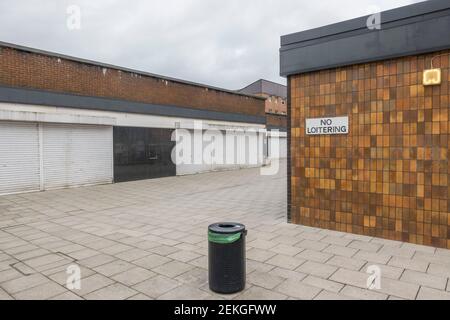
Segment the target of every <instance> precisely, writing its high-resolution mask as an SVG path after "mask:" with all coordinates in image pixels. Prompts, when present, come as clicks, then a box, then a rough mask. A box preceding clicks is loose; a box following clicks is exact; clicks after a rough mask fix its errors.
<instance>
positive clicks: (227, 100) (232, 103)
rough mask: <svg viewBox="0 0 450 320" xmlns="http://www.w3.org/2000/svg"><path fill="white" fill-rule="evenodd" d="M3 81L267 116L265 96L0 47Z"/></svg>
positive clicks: (5, 82) (81, 93)
mask: <svg viewBox="0 0 450 320" xmlns="http://www.w3.org/2000/svg"><path fill="white" fill-rule="evenodd" d="M0 85H4V86H10V87H25V88H34V89H41V90H49V91H54V92H66V93H72V94H79V95H85V96H95V97H106V98H116V99H123V100H130V101H136V102H144V103H154V104H164V105H174V106H181V107H190V108H196V109H206V110H213V111H221V112H234V113H242V114H250V115H257V116H264V115H265V112H264V103H265V102H264V100H262V99H256V98H252V97H247V96H242V95H236V94H231V93H228V92H224V91H219V90H213V89H206V88H204V87H201V86H194V85H188V84H182V83H178V82H174V81H168V82H167V81H164V80H162V79H159V78H153V77H149V76H143V75H138V74H134V73H130V72H125V71H119V70H116V69H109V68H108V69H107V70H106V73H104V70H103V68H102V67H100V66H95V65H90V64H85V63H80V62H76V61H71V60H66V59H58V58H57V57H52V56H46V55H40V54H36V53H31V52H25V51H19V50H16V49H13V48H8V47H0Z"/></svg>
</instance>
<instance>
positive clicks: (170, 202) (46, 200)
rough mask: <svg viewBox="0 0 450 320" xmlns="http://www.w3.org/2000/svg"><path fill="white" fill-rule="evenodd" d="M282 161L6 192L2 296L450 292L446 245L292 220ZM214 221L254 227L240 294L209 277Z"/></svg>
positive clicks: (0, 209)
mask: <svg viewBox="0 0 450 320" xmlns="http://www.w3.org/2000/svg"><path fill="white" fill-rule="evenodd" d="M285 168H286V165H285V163H283V164H282V169H281V170H280V173H279V174H278V175H276V176H261V175H260V174H259V169H245V170H239V171H227V172H214V173H207V174H200V175H193V176H184V177H171V178H163V179H155V180H146V181H138V182H129V183H120V184H114V185H103V186H92V187H84V188H77V189H66V190H56V191H47V192H43V193H29V194H20V195H9V196H3V197H0V299H2V300H3V299H118V300H122V299H138V300H145V299H236V300H242V299H318V300H319V299H344V300H345V299H347V300H351V299H377V300H378V299H379V300H386V299H450V286H449V277H450V251H449V250H443V249H436V248H431V247H424V246H417V245H412V244H408V243H402V242H396V241H388V240H383V239H375V238H371V237H366V236H359V235H352V234H346V233H341V232H335V231H329V230H321V229H316V228H310V227H305V226H299V225H290V224H287V223H286V175H285ZM219 221H237V222H242V223H244V224H245V225H246V226H247V228H248V230H249V232H248V237H247V250H248V251H247V274H248V275H247V286H246V289H245V290H244V291H243V292H241V293H238V294H233V295H219V294H215V293H213V292H211V291H210V290H209V288H208V273H207V238H206V232H207V226H208V225H209V224H210V223H214V222H219ZM71 265H77V266H79V267H80V270H81V288H80V290H69V289H68V288H67V285H66V282H67V278H68V276H69V275H68V274H67V268H68V267H69V266H71ZM372 265H377V266H379V268H380V270H381V287H380V289H375V290H369V289H367V279H368V277H369V274H368V273H366V270H367V268H368V267H369V266H372Z"/></svg>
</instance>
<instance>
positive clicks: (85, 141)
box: [43, 124, 113, 190]
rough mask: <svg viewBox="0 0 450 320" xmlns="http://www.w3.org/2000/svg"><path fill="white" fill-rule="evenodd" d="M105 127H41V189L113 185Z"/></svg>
mask: <svg viewBox="0 0 450 320" xmlns="http://www.w3.org/2000/svg"><path fill="white" fill-rule="evenodd" d="M112 130H113V129H112V127H109V126H94V125H69V124H44V125H43V140H44V147H43V159H44V186H45V189H46V190H48V189H56V188H65V187H74V186H82V185H90V184H102V183H112V181H113V131H112Z"/></svg>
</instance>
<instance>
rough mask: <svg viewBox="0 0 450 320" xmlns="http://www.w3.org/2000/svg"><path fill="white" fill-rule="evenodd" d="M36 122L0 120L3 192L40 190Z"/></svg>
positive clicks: (1, 186) (0, 168)
mask: <svg viewBox="0 0 450 320" xmlns="http://www.w3.org/2000/svg"><path fill="white" fill-rule="evenodd" d="M39 167H40V165H39V134H38V124H37V123H31V122H30V123H25V122H23V123H22V122H5V121H0V194H7V193H16V192H28V191H39V188H40V183H39V182H40V173H39Z"/></svg>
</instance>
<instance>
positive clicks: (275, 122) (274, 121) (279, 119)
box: [266, 113, 287, 128]
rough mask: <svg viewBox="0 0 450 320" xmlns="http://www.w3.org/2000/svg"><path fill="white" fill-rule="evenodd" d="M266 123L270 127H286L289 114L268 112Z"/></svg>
mask: <svg viewBox="0 0 450 320" xmlns="http://www.w3.org/2000/svg"><path fill="white" fill-rule="evenodd" d="M266 123H267V126H268V127H281V128H286V126H287V116H284V115H278V114H270V113H267V114H266Z"/></svg>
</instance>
